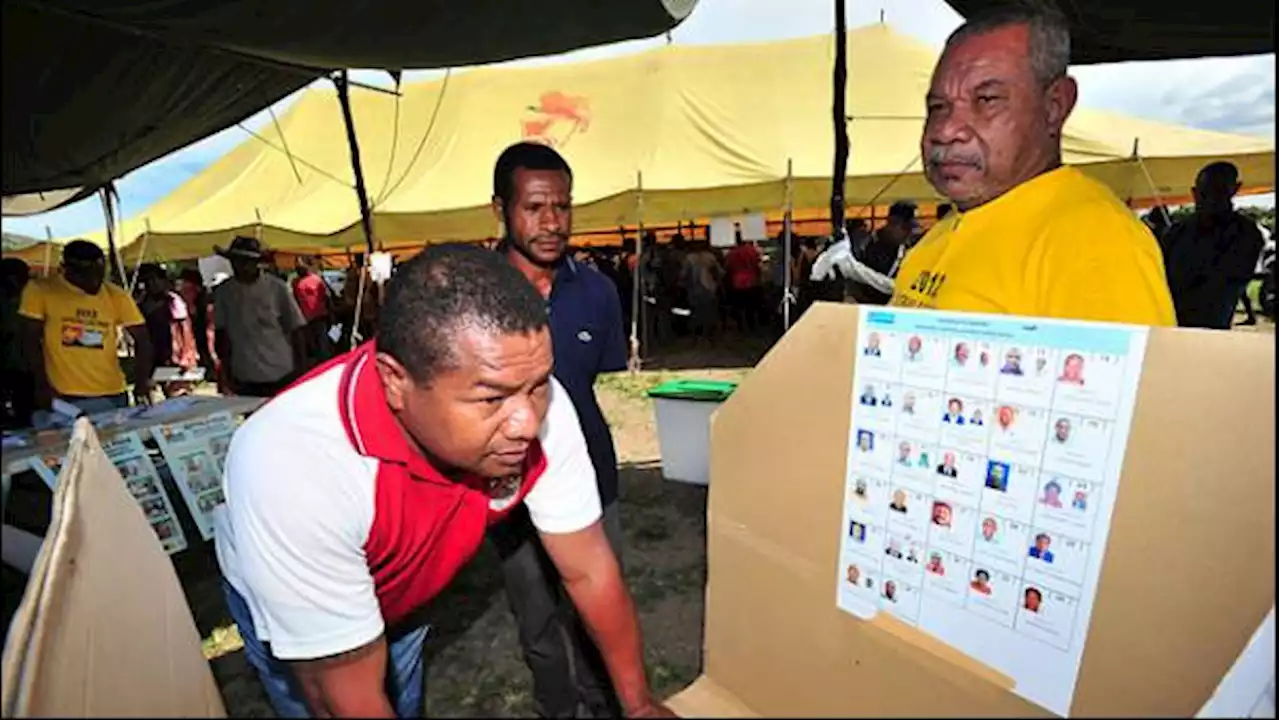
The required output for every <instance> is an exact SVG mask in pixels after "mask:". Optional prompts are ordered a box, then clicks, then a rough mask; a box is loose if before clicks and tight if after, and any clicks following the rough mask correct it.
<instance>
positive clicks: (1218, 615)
mask: <svg viewBox="0 0 1280 720" xmlns="http://www.w3.org/2000/svg"><path fill="white" fill-rule="evenodd" d="M857 320H858V312H857V308H856V307H852V306H847V305H831V304H823V303H819V304H816V305H814V306H813V307H812V308H811V309H810V310H809V311H808V312H807V313H806V314H805V316H804V318H803V319H802V321H801V322H800V323H799V324H798V325H797V326H796V327H794V328H793V329H792V330H791V331H790V332H789V333H788V334H787V335H786V336H785V337H784V338H783V340H782V341H781V342H780V343H779V344H778V345H777V346H775V347H774V349H773V350H772V351H771V352H770V353H769V354H768V355H767V356H766V357H765V359H764V360H763V361H762V362H761V363H760V364H759V365H758V366H757V368H756V370H755V371H754V372H753V373H752V374H751V375H750V377H748V378H747V380H746V381H745V382H744V383H743V384H742V385H741V386H740V387H739V388H738V390H737V392H735V394H734V395H733V396H732V397H731V398H730V399H729V400H728V401H727V402H726V403H725V404H724V406H723V407H722V408H721V409H720V411H719V412H718V413H717V414H716V416H715V418H714V420H713V426H712V456H711V463H712V466H711V473H712V475H713V477H714V482H713V483H712V485H711V487H712V492H711V497H710V503H709V508H708V515H709V519H708V563H709V572H708V593H707V596H708V605H707V614H706V618H707V619H706V630H705V632H706V638H705V645H706V654H705V657H706V663H705V671H704V677H703V678H702V679H700V680H699V681H698V684H703V683H709V687H713V688H715V689H717V691H718V692H722V693H727V694H729V695H730V696H732V702H735V703H739V704H740V705H742V706H743V707H745V708H747V709H748V710H749V711H750V712H752V713H755V714H758V715H762V716H772V717H781V716H821V717H834V716H843V717H851V716H879V717H888V716H895V717H896V716H908V715H912V716H917V717H919V716H927V717H941V716H976V715H984V716H1005V717H1012V716H1021V717H1028V716H1045V715H1048V714H1049V713H1048V712H1047V711H1046V710H1045V709H1043V708H1041V707H1039V706H1036V705H1033V704H1031V703H1029V702H1028V701H1026V700H1024V699H1022V698H1021V697H1019V696H1018V695H1016V694H1014V693H1013V692H1011V691H1010V690H1009V688H1010V686H1011V681H1010V680H1009V679H1008V678H1006V677H1004V676H1003V675H1002V674H1000V673H999V672H997V671H995V670H994V669H992V668H989V667H986V666H984V665H980V664H979V663H977V662H976V661H974V660H972V659H971V658H969V657H967V656H965V655H963V654H961V653H959V652H958V651H955V650H954V649H953V648H950V647H949V646H946V645H944V644H942V643H940V642H939V641H937V640H935V639H934V638H932V637H931V636H928V635H926V634H925V633H923V632H921V631H919V630H917V629H916V628H914V627H911V626H908V625H906V624H903V623H900V622H898V621H896V620H894V619H892V618H890V617H887V616H886V615H885V614H883V613H881V614H880V615H878V616H877V617H876V618H875V619H874V620H871V621H864V620H860V619H858V618H856V617H853V616H852V615H849V614H847V613H844V612H843V611H841V610H839V609H838V608H837V606H836V592H837V589H836V588H837V582H836V568H837V562H838V555H839V527H840V524H841V518H842V512H843V497H844V492H845V490H844V483H845V471H846V468H845V464H846V448H847V439H848V432H849V418H850V407H849V403H850V398H851V395H852V393H851V384H852V380H853V363H854V341H855V337H856V333H857ZM1146 357H1147V360H1146V365H1145V367H1144V373H1143V378H1142V383H1141V386H1140V389H1139V396H1138V407H1137V410H1136V416H1135V421H1134V426H1133V430H1132V432H1131V435H1130V441H1129V450H1128V454H1127V456H1126V461H1125V465H1124V471H1123V475H1122V478H1121V491H1120V494H1119V496H1118V499H1117V506H1116V515H1115V519H1114V522H1113V529H1112V535H1111V539H1110V541H1109V546H1108V551H1107V555H1106V560H1105V565H1104V569H1103V574H1102V579H1101V583H1100V586H1099V591H1098V596H1097V601H1096V604H1095V607H1094V612H1093V621H1092V625H1091V630H1090V635H1089V640H1088V642H1087V644H1086V650H1085V655H1084V659H1083V662H1082V669H1081V672H1080V675H1079V680H1078V683H1077V686H1076V694H1075V699H1074V704H1073V706H1072V714H1073V715H1112V716H1115V715H1166V716H1167V715H1181V716H1190V715H1193V714H1194V713H1195V712H1196V710H1197V709H1198V708H1199V707H1200V706H1201V705H1203V703H1204V702H1205V700H1206V699H1208V697H1209V696H1210V694H1211V693H1212V692H1213V689H1214V687H1215V686H1216V684H1217V682H1218V681H1219V680H1220V679H1221V678H1222V676H1223V674H1224V673H1225V672H1226V670H1227V669H1228V667H1230V665H1231V663H1232V661H1233V660H1234V659H1235V657H1236V656H1237V654H1238V653H1239V652H1240V649H1241V648H1242V647H1243V646H1244V644H1245V642H1246V641H1247V640H1248V639H1249V637H1250V634H1251V633H1252V632H1253V631H1254V630H1255V629H1256V628H1257V626H1258V624H1259V622H1260V621H1261V620H1262V618H1263V617H1264V616H1265V615H1266V612H1267V610H1268V609H1269V608H1270V607H1271V605H1272V604H1273V603H1274V587H1275V554H1274V553H1275V550H1274V539H1275V532H1276V528H1275V518H1274V510H1275V506H1276V498H1275V476H1274V468H1273V467H1272V462H1273V453H1274V443H1275V432H1276V425H1275V418H1274V414H1273V413H1274V405H1271V404H1270V402H1266V403H1260V402H1258V400H1257V399H1258V398H1260V397H1261V398H1269V399H1271V398H1275V349H1274V344H1273V342H1272V341H1271V339H1270V338H1266V337H1256V336H1247V335H1243V334H1239V335H1231V334H1230V333H1209V332H1203V333H1197V332H1189V331H1173V330H1170V331H1155V332H1153V334H1152V337H1151V342H1150V345H1149V348H1148V351H1147V355H1146ZM1228 588H1229V589H1228ZM691 689H692V688H691ZM700 714H701V713H700Z"/></svg>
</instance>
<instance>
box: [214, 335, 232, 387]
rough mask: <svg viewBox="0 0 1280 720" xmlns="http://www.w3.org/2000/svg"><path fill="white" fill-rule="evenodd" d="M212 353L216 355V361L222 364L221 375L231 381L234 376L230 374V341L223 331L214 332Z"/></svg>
mask: <svg viewBox="0 0 1280 720" xmlns="http://www.w3.org/2000/svg"><path fill="white" fill-rule="evenodd" d="M213 337H214V342H213V347H214V352H216V353H217V355H218V360H219V361H220V362H221V363H222V375H223V376H224V377H226V378H227V379H228V380H231V379H232V378H233V377H234V375H233V374H232V372H231V339H230V338H229V337H227V333H226V331H225V330H216V331H214V336H213Z"/></svg>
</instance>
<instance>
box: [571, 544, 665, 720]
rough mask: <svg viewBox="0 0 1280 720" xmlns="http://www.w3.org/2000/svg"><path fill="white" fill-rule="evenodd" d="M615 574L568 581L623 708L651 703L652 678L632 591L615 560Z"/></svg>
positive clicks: (635, 707)
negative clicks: (646, 671) (647, 669)
mask: <svg viewBox="0 0 1280 720" xmlns="http://www.w3.org/2000/svg"><path fill="white" fill-rule="evenodd" d="M613 574H614V577H613V578H593V577H590V576H584V577H581V578H578V579H574V580H567V581H566V582H565V589H566V590H567V591H568V593H569V597H570V598H571V599H572V600H573V604H574V605H575V606H576V607H577V608H578V614H579V616H580V617H581V618H582V622H583V624H584V625H585V626H586V628H587V631H588V632H589V633H590V634H591V638H592V639H593V640H594V641H595V643H596V647H597V648H599V650H600V654H601V656H602V657H603V658H604V662H605V666H606V667H607V668H608V669H609V677H610V679H611V680H612V681H613V687H614V690H615V692H617V694H618V700H619V701H620V702H621V703H622V706H623V709H624V710H628V711H632V710H636V709H638V708H643V707H645V706H647V705H649V704H650V703H651V702H652V700H653V698H652V697H651V696H650V694H649V682H648V680H647V679H646V678H645V674H644V648H643V644H642V642H641V638H640V623H639V621H638V620H637V618H636V611H635V605H634V604H633V603H632V600H631V594H630V593H628V592H627V588H626V585H625V584H624V583H623V581H622V576H621V571H620V570H619V569H618V567H617V564H616V562H615V563H614V573H613Z"/></svg>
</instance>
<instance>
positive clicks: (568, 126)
mask: <svg viewBox="0 0 1280 720" xmlns="http://www.w3.org/2000/svg"><path fill="white" fill-rule="evenodd" d="M525 110H526V111H527V112H528V113H530V114H531V115H533V117H532V118H530V119H526V120H522V121H521V123H520V124H521V130H522V135H523V137H524V139H525V140H532V141H535V142H541V143H546V144H547V145H550V146H552V147H563V146H564V145H566V144H567V143H568V142H569V140H571V139H572V138H573V136H574V135H577V134H578V133H584V132H586V131H587V130H589V129H590V128H591V106H590V104H589V103H588V102H587V99H586V98H585V97H580V96H574V95H566V94H564V93H562V92H560V91H558V90H556V91H552V92H547V93H543V94H542V96H541V97H539V98H538V104H537V105H530V106H529V107H527V108H525Z"/></svg>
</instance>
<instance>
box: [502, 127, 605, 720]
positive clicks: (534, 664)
mask: <svg viewBox="0 0 1280 720" xmlns="http://www.w3.org/2000/svg"><path fill="white" fill-rule="evenodd" d="M572 187H573V172H572V171H571V170H570V169H569V164H568V163H566V162H565V160H564V158H562V157H561V156H560V154H559V153H557V152H556V151H555V150H553V149H551V148H550V147H547V146H545V145H538V144H534V143H517V144H515V145H512V146H511V147H509V148H507V149H506V150H504V151H503V153H502V155H500V156H499V157H498V162H497V165H496V166H495V168H494V171H493V210H494V213H495V214H496V215H497V217H498V219H499V220H500V221H501V222H502V226H503V240H502V243H501V244H500V245H499V251H500V252H503V253H504V254H505V255H506V257H507V259H508V261H510V263H511V264H512V265H513V266H515V267H516V268H517V269H518V270H520V271H521V272H522V273H523V274H524V276H525V277H527V278H528V279H529V281H530V282H531V283H533V286H534V287H535V288H537V290H538V292H539V293H541V294H542V297H543V298H545V299H546V302H547V312H548V313H549V319H550V324H551V344H552V351H553V352H554V354H555V376H556V379H557V380H559V381H560V383H561V384H562V385H563V386H564V387H565V389H566V390H567V391H568V394H569V397H570V398H571V399H572V400H573V405H574V408H575V409H576V410H577V412H578V417H579V420H580V422H581V424H582V432H583V435H584V436H585V437H586V440H587V451H588V453H589V454H590V456H591V464H592V465H593V466H594V468H595V472H596V482H597V484H598V486H599V489H600V502H601V505H602V507H603V509H604V528H605V533H606V534H607V535H608V538H609V542H610V543H611V544H612V545H613V549H614V553H615V554H619V553H620V551H621V549H622V528H621V525H620V523H619V519H618V460H617V456H616V454H615V453H614V448H613V437H612V436H611V435H610V433H609V425H608V423H606V422H605V419H604V413H603V412H601V410H600V405H599V404H598V403H597V402H596V397H595V390H594V387H593V386H594V384H595V380H596V377H597V376H598V375H599V374H600V373H605V372H616V371H618V370H623V369H625V368H626V366H627V349H626V336H625V333H624V331H623V325H622V308H621V306H620V303H619V300H618V291H617V289H616V288H615V287H614V284H613V282H612V281H611V280H609V279H608V278H607V277H605V276H604V275H603V274H602V273H600V272H599V271H597V270H595V269H594V268H591V267H587V266H585V265H582V264H580V263H577V262H575V261H574V260H573V258H572V257H570V256H569V255H568V253H567V251H568V248H569V236H570V235H571V234H572V232H573V201H572V195H571V193H572ZM489 535H490V538H491V539H492V540H493V542H494V545H495V546H496V547H497V549H498V552H499V554H500V555H501V556H502V561H503V572H504V575H505V578H506V586H507V597H508V600H509V602H510V603H511V610H512V613H513V614H514V615H515V617H516V623H517V625H518V626H519V633H520V644H521V646H522V647H523V648H524V657H525V662H527V663H528V665H529V669H530V671H532V673H533V683H534V701H535V704H536V706H537V710H538V713H539V714H540V715H541V716H543V717H576V715H577V712H578V707H579V703H581V704H582V705H583V706H584V707H585V709H586V710H587V712H588V713H590V714H591V715H592V716H597V717H599V716H615V717H616V716H618V715H619V713H620V710H619V708H618V704H617V700H616V698H615V697H614V692H613V687H612V684H611V683H610V682H609V676H608V673H607V672H606V670H605V667H604V663H603V660H602V659H601V658H600V654H599V652H598V651H597V649H596V647H595V645H594V644H593V643H592V642H591V640H590V639H589V637H588V636H587V634H586V631H585V630H584V629H583V627H582V623H581V622H580V621H578V620H577V619H576V617H575V615H574V613H573V610H572V606H571V604H570V603H569V600H568V598H567V596H566V595H565V593H564V592H563V591H562V589H561V586H560V585H561V584H560V578H559V575H558V574H556V571H555V568H554V566H553V565H552V564H551V563H550V561H549V559H548V558H547V555H546V552H545V551H544V550H543V549H542V545H541V543H540V541H539V540H538V535H537V532H536V530H535V529H534V527H533V525H532V523H530V521H529V517H528V513H527V512H521V513H518V514H515V515H513V516H512V517H511V518H510V520H508V521H506V522H504V523H502V524H501V525H498V526H495V527H494V528H492V529H491V531H490V533H489ZM567 623H572V625H571V626H567V627H566V624H567ZM566 639H567V642H566ZM571 656H572V658H573V660H572V662H571V661H570V657H571ZM571 668H572V669H573V670H572V671H571ZM575 676H576V677H575Z"/></svg>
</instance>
